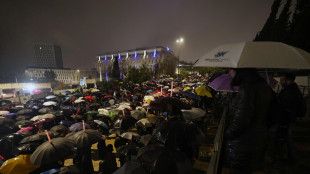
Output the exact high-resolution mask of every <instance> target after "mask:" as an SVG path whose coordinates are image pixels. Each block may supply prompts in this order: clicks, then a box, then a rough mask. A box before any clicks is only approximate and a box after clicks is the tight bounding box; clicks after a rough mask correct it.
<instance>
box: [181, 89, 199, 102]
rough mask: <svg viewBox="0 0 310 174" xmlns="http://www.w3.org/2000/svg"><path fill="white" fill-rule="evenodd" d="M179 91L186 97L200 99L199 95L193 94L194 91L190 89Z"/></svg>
mask: <svg viewBox="0 0 310 174" xmlns="http://www.w3.org/2000/svg"><path fill="white" fill-rule="evenodd" d="M180 93H181V94H182V95H184V96H186V97H189V98H192V99H195V100H198V101H200V100H201V99H200V96H199V95H197V94H195V93H192V92H191V91H185V90H184V91H180Z"/></svg>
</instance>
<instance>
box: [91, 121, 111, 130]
mask: <svg viewBox="0 0 310 174" xmlns="http://www.w3.org/2000/svg"><path fill="white" fill-rule="evenodd" d="M94 122H95V123H96V124H98V125H99V126H101V127H103V128H105V129H109V126H108V125H107V124H105V123H104V122H103V121H100V120H94Z"/></svg>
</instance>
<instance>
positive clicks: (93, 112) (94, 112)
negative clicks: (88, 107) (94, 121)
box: [86, 111, 98, 114]
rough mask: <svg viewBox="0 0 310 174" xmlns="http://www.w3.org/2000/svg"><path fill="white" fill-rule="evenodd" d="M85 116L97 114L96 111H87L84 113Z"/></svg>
mask: <svg viewBox="0 0 310 174" xmlns="http://www.w3.org/2000/svg"><path fill="white" fill-rule="evenodd" d="M86 114H98V112H97V111H88V112H86Z"/></svg>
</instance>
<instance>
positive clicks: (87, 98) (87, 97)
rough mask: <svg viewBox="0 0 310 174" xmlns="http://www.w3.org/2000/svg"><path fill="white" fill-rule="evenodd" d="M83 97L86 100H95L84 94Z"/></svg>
mask: <svg viewBox="0 0 310 174" xmlns="http://www.w3.org/2000/svg"><path fill="white" fill-rule="evenodd" d="M84 99H86V100H95V99H94V98H93V97H92V96H86V97H84Z"/></svg>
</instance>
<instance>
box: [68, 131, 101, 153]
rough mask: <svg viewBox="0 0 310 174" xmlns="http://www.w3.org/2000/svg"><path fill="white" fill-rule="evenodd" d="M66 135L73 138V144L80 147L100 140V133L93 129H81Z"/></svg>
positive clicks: (88, 145)
mask: <svg viewBox="0 0 310 174" xmlns="http://www.w3.org/2000/svg"><path fill="white" fill-rule="evenodd" d="M66 137H68V138H69V139H71V140H74V142H75V144H76V145H77V146H78V147H80V148H82V147H90V146H91V145H92V144H94V143H97V142H98V141H100V140H102V135H101V133H99V132H98V131H96V130H93V129H86V130H85V131H84V130H81V131H79V132H76V133H71V134H68V135H67V136H66Z"/></svg>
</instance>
